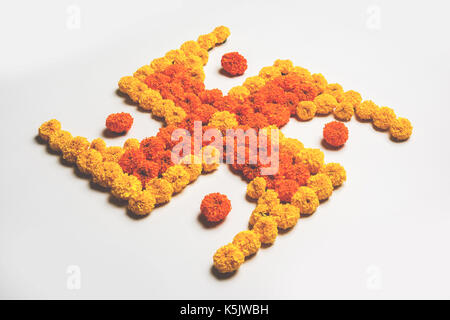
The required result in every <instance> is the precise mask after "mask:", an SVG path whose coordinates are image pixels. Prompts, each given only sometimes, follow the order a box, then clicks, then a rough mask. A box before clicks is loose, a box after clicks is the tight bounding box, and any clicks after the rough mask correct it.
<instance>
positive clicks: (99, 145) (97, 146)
mask: <svg viewBox="0 0 450 320" xmlns="http://www.w3.org/2000/svg"><path fill="white" fill-rule="evenodd" d="M89 149H94V150H97V151H98V152H100V153H104V152H105V151H106V142H105V140H103V139H102V138H96V139H94V140H92V141H91V145H90V146H89Z"/></svg>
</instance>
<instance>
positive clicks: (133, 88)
mask: <svg viewBox="0 0 450 320" xmlns="http://www.w3.org/2000/svg"><path fill="white" fill-rule="evenodd" d="M147 89H148V87H147V85H146V84H145V83H143V82H141V81H139V79H137V78H134V77H131V76H127V77H122V78H121V79H120V80H119V90H120V91H121V92H123V93H126V94H127V95H128V96H129V97H130V99H131V100H133V101H134V102H137V101H138V100H139V97H140V95H141V93H142V92H143V91H145V90H147Z"/></svg>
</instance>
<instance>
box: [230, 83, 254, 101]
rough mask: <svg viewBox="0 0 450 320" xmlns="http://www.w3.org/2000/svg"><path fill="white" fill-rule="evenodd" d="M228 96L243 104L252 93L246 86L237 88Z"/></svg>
mask: <svg viewBox="0 0 450 320" xmlns="http://www.w3.org/2000/svg"><path fill="white" fill-rule="evenodd" d="M228 95H229V96H230V97H233V98H236V99H237V100H239V101H241V102H243V101H244V100H245V98H247V97H248V96H249V95H250V91H249V90H248V89H247V88H246V87H244V86H235V87H233V88H231V89H230V91H228Z"/></svg>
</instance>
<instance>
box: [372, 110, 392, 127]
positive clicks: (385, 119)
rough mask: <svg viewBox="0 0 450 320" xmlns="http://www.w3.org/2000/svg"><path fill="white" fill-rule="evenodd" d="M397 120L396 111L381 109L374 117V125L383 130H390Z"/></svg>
mask: <svg viewBox="0 0 450 320" xmlns="http://www.w3.org/2000/svg"><path fill="white" fill-rule="evenodd" d="M395 118H396V115H395V112H394V110H392V109H391V108H388V107H381V108H379V109H378V110H377V111H376V112H375V114H374V115H373V116H372V120H373V125H374V126H375V127H377V128H379V129H382V130H387V129H389V127H390V126H391V124H392V122H393V121H394V120H395Z"/></svg>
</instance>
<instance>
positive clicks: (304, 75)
mask: <svg viewBox="0 0 450 320" xmlns="http://www.w3.org/2000/svg"><path fill="white" fill-rule="evenodd" d="M291 73H294V74H296V75H297V76H299V77H300V78H301V79H303V80H305V79H309V78H310V77H311V72H309V70H308V69H305V68H302V67H298V66H295V67H294V69H293V70H292V72H291Z"/></svg>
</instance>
